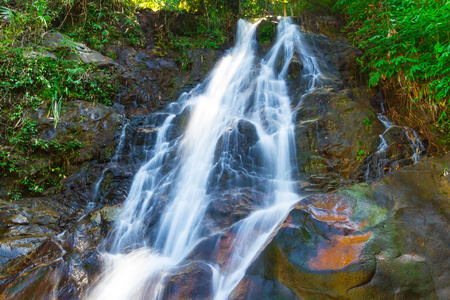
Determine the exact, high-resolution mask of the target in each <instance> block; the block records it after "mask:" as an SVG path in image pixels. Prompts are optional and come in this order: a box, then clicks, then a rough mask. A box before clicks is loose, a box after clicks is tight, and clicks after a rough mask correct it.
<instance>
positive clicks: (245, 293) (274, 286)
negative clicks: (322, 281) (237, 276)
mask: <svg viewBox="0 0 450 300" xmlns="http://www.w3.org/2000/svg"><path fill="white" fill-rule="evenodd" d="M229 299H230V300H245V299H285V300H298V299H300V298H298V297H297V296H296V295H295V294H294V293H293V292H292V291H291V290H290V289H288V288H287V287H286V286H285V285H284V284H282V283H280V282H279V281H276V280H264V279H262V278H260V277H258V276H245V277H244V278H243V279H242V280H241V282H240V283H239V284H238V286H237V287H236V288H235V289H234V290H233V292H232V293H231V294H230V296H229Z"/></svg>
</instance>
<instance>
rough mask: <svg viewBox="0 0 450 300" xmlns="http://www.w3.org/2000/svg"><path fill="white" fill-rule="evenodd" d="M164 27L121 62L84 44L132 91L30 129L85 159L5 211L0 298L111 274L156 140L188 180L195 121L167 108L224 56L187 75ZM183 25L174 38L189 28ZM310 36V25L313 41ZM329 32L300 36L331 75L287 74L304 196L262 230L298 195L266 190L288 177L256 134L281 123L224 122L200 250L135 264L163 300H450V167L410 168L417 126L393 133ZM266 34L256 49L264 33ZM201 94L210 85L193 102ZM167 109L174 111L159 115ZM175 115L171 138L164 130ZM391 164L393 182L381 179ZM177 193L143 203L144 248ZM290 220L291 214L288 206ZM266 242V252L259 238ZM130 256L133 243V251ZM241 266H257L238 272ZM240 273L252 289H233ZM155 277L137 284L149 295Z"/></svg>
mask: <svg viewBox="0 0 450 300" xmlns="http://www.w3.org/2000/svg"><path fill="white" fill-rule="evenodd" d="M154 18H155V15H154V14H152V13H148V14H144V15H142V16H141V19H140V22H141V26H142V27H143V28H144V30H145V33H146V35H147V40H148V43H149V44H148V48H147V49H133V48H131V47H127V46H115V45H111V46H110V47H108V49H107V53H108V54H113V55H111V57H116V59H115V60H112V59H110V58H107V57H104V56H102V57H100V56H99V55H101V54H100V53H95V52H93V51H90V50H88V49H86V48H83V47H85V46H84V45H81V44H80V45H79V44H74V47H78V48H79V49H81V50H83V49H84V50H83V51H84V52H83V53H89V57H88V56H87V55H88V54H86V57H85V56H80V57H79V59H81V60H82V61H83V62H97V63H98V64H99V67H102V64H105V66H111V67H117V68H119V69H120V70H121V77H120V83H121V84H122V85H123V86H122V88H121V91H120V93H119V95H118V99H116V101H115V105H114V106H113V107H106V106H104V105H102V104H98V103H87V102H83V101H74V102H71V103H70V105H68V106H67V107H64V109H65V110H66V111H65V112H64V114H62V116H61V119H60V121H59V123H58V126H57V127H56V129H55V128H54V127H53V120H51V119H49V118H48V117H47V109H46V108H39V109H38V110H37V111H36V112H35V113H34V114H33V115H32V116H31V117H32V119H33V120H34V121H36V123H37V129H38V130H39V134H40V136H42V137H43V138H46V139H50V140H52V139H53V140H55V141H58V142H65V141H70V140H71V138H72V137H73V136H74V135H77V137H78V138H79V140H80V141H82V142H83V145H84V147H83V148H82V149H81V150H80V155H79V156H78V157H77V158H76V160H75V161H73V162H71V163H72V164H73V169H72V174H71V175H69V176H67V178H65V179H64V180H63V183H62V188H61V190H60V191H58V192H56V193H51V192H49V193H48V194H47V195H44V197H41V198H25V199H22V200H20V201H17V202H11V203H10V202H5V201H3V200H1V199H0V220H1V222H0V269H1V271H0V299H3V298H5V299H46V298H52V297H53V298H59V299H81V298H82V295H83V296H85V295H86V293H87V291H89V290H90V288H92V286H93V285H95V283H97V282H96V280H97V279H98V277H99V275H100V274H101V273H102V271H103V270H104V268H105V257H103V258H102V257H101V255H100V253H101V252H104V250H105V249H108V250H110V249H114V245H113V244H114V243H113V242H114V239H112V238H110V239H109V240H106V241H105V238H106V237H107V236H108V234H110V235H111V232H114V228H115V226H116V225H115V224H116V223H118V222H117V221H118V219H119V216H120V215H121V214H122V212H123V210H124V204H123V202H124V201H125V199H126V198H127V197H128V196H129V193H130V187H131V185H132V181H133V177H134V176H135V174H136V173H137V172H138V169H139V168H140V167H141V166H142V165H144V164H146V163H147V162H148V161H149V159H150V158H151V157H154V156H155V153H156V152H157V151H156V150H155V149H154V146H155V145H156V144H158V143H160V144H161V145H164V147H168V149H169V150H168V151H167V153H166V154H167V155H166V156H164V157H162V158H161V160H162V161H164V164H162V165H161V174H166V175H165V176H167V177H171V178H175V177H177V176H179V173H180V172H181V171H182V170H180V169H179V167H177V165H178V163H179V160H180V159H181V158H180V157H182V156H183V153H182V152H180V151H177V150H176V149H175V145H177V144H178V143H179V141H180V140H181V139H182V138H183V136H184V135H185V134H186V130H187V127H188V124H189V122H191V121H192V119H193V118H195V115H193V111H192V109H191V107H190V106H189V105H186V106H184V107H183V105H184V104H179V103H169V102H170V101H174V100H175V99H176V98H178V96H179V95H180V94H181V93H182V92H184V91H189V90H191V89H192V88H193V87H194V86H196V85H197V84H198V83H199V82H200V81H201V80H202V79H203V78H204V77H205V75H206V74H207V73H208V71H209V70H211V69H213V65H214V63H215V61H216V60H217V59H218V58H219V56H220V55H221V54H222V52H221V51H212V50H202V49H200V50H192V51H190V52H188V53H187V55H188V59H189V61H190V63H189V66H188V68H183V67H182V65H180V62H179V61H176V60H175V59H174V57H173V56H172V55H171V54H170V53H168V54H164V53H160V52H155V51H153V49H152V47H151V46H152V45H151V43H152V34H153V33H154V30H157V29H156V28H157V27H155V26H154V25H153V23H154V22H156V21H157V20H155V19H154ZM158 18H159V17H158ZM180 20H181V19H180ZM180 22H182V23H180V24H189V22H190V20H189V19H188V18H187V19H183V20H181V21H180ZM183 22H184V23H183ZM264 22H265V23H264ZM264 22H263V23H261V25H264V26H268V27H269V28H272V29H270V30H272V31H274V30H275V26H274V24H273V23H272V22H268V21H264ZM310 22H311V21H310ZM325 23H326V24H327V25H326V26H325V27H326V28H328V29H329V27H330V26H331V27H333V26H337V23H336V22H333V21H332V20H327V22H325ZM177 24H178V23H174V24H172V25H171V26H173V27H171V30H178V29H179V28H178V27H177V26H178V25H177ZM311 24H312V23H309V25H308V24H306V23H305V24H304V27H305V28H310V29H311V28H312V27H314V26H311ZM308 26H309V27H308ZM319 27H321V26H317V27H315V28H316V29H314V30H312V31H316V32H315V33H306V34H305V39H306V41H307V42H308V44H309V45H310V47H311V49H310V50H311V53H310V54H312V55H313V56H314V57H315V58H317V66H316V67H318V68H320V71H321V73H320V75H319V74H318V73H314V72H310V70H307V68H308V67H309V66H310V65H309V64H308V63H305V62H304V61H303V60H302V57H301V53H300V52H299V51H297V50H296V51H295V52H294V54H293V57H292V59H291V61H289V62H288V64H287V68H286V70H285V71H286V76H285V77H286V88H287V92H286V93H287V95H288V96H289V97H290V105H291V109H292V111H293V115H292V119H293V120H294V127H295V128H293V132H294V135H293V137H294V138H293V139H292V141H290V143H291V144H295V148H296V150H295V153H291V154H292V156H293V157H292V158H290V160H291V161H292V170H291V169H289V171H286V172H291V173H292V177H293V180H295V183H294V184H293V187H292V190H293V193H292V194H294V193H299V194H300V195H302V196H306V197H305V198H303V199H302V200H300V201H297V203H296V204H295V205H294V206H293V208H292V210H290V212H289V213H288V215H287V216H286V214H283V213H279V214H277V213H276V212H275V213H274V215H267V216H266V219H272V218H273V219H274V220H281V223H280V224H278V223H277V222H274V226H264V224H265V223H264V222H263V221H257V220H260V219H258V213H265V212H264V210H268V207H271V206H270V205H271V204H272V202H273V201H274V199H276V197H279V198H281V199H284V198H287V199H290V198H289V197H292V194H291V193H288V191H289V190H290V189H291V185H284V186H283V185H280V186H283V187H286V188H285V189H284V190H283V189H279V190H280V191H277V192H268V191H272V190H271V188H272V187H273V186H272V185H275V184H280V182H281V181H283V180H279V181H280V182H275V183H274V182H273V178H272V177H273V175H270V174H271V173H269V171H268V169H270V168H266V167H264V166H267V165H265V164H267V161H264V160H263V155H265V154H264V153H263V152H262V151H263V150H262V149H263V146H262V143H263V142H262V141H261V139H260V138H261V131H264V130H265V132H269V133H272V134H274V133H275V132H276V129H273V128H274V127H273V124H276V122H277V121H279V120H277V119H276V118H275V117H274V116H277V115H276V114H275V113H274V112H273V111H271V110H270V109H263V110H261V111H258V118H261V120H262V122H261V124H262V126H261V127H258V126H259V125H258V124H257V123H255V122H254V121H251V120H250V118H247V119H245V118H242V119H237V120H234V121H233V122H229V123H228V124H227V127H226V130H224V131H223V132H221V133H220V134H218V138H217V143H216V145H215V148H213V149H211V151H210V152H211V153H212V157H213V160H212V164H213V167H212V171H211V172H210V174H209V177H208V178H207V179H208V181H209V182H211V183H212V184H211V186H213V188H211V187H209V188H208V189H206V190H205V191H204V196H202V197H208V199H209V201H208V202H207V204H206V205H205V207H203V208H202V209H203V212H204V213H203V215H202V218H201V222H203V224H204V226H203V227H202V228H201V230H198V232H197V234H198V235H200V236H204V238H203V239H201V240H199V242H198V243H197V244H196V245H195V246H194V247H192V248H189V247H186V249H187V250H188V251H187V252H188V253H186V255H185V257H184V260H183V261H182V263H180V264H178V265H176V264H175V263H174V262H173V261H169V262H166V261H165V260H164V261H163V259H164V257H162V255H161V256H156V255H160V253H158V254H154V253H152V254H151V255H149V256H151V257H153V256H152V255H155V257H156V258H155V260H154V261H150V262H151V264H149V265H148V266H147V265H146V264H142V263H139V261H137V265H139V264H140V265H141V266H142V265H143V266H146V267H148V268H147V269H148V270H150V268H151V267H152V268H153V266H154V265H157V266H160V265H164V264H166V263H167V265H168V266H169V267H168V268H167V270H170V271H169V272H168V273H164V272H162V273H161V274H162V275H161V274H159V275H161V276H162V277H163V278H164V279H163V280H162V281H161V282H163V283H165V286H164V287H163V289H162V290H161V291H160V295H162V296H161V297H162V299H212V298H216V299H220V295H218V294H217V291H218V290H221V291H224V293H229V294H228V297H229V299H315V298H320V299H322V298H324V299H328V298H332V299H375V298H381V299H391V298H399V299H420V298H429V299H446V298H448V296H449V295H450V291H449V289H448V286H449V282H450V278H449V272H448V271H449V269H450V268H449V267H450V266H449V259H448V257H450V253H449V252H450V251H449V246H448V245H449V244H450V241H449V237H448V232H449V229H450V228H449V225H448V219H449V215H450V207H449V196H448V195H449V193H450V182H449V180H450V177H449V175H448V165H447V164H446V163H448V161H450V156H449V155H447V156H445V157H443V158H423V159H422V160H420V161H419V163H417V164H414V159H413V156H414V154H415V153H414V152H415V151H414V147H412V146H411V143H412V142H411V140H410V138H409V137H411V136H412V135H411V134H409V137H408V135H407V133H408V130H409V129H407V128H403V127H395V126H394V127H392V128H390V129H388V130H386V129H385V127H384V126H383V122H382V121H380V119H379V118H378V117H377V113H380V111H379V109H380V107H379V103H377V106H374V103H376V101H377V100H376V96H375V95H376V94H377V92H376V91H371V90H368V89H366V88H365V87H364V82H363V80H362V76H360V75H359V70H358V67H357V64H356V58H357V57H358V56H359V55H360V54H359V53H358V51H356V50H355V49H354V48H352V47H351V46H350V45H349V44H348V43H347V42H346V41H345V40H344V39H343V38H341V37H336V36H331V39H330V38H329V37H328V36H325V35H323V34H319V33H317V29H319ZM177 28H178V29H177ZM322 29H323V28H322ZM270 30H269V31H270ZM325 31H326V32H327V33H329V31H330V30H325ZM257 35H258V36H257V37H258V40H260V39H261V31H259V32H257ZM329 36H330V35H329ZM65 39H66V37H64V36H62V35H59V34H49V35H48V36H47V38H46V40H45V41H46V42H45V43H46V45H47V46H48V47H49V48H50V49H52V47H55V49H58V47H67V46H66V44H67V42H64V40H65ZM267 41H268V42H267V43H266V44H263V45H261V46H260V48H258V52H257V56H263V55H267V53H269V50H270V47H271V46H273V42H274V41H275V38H274V36H271V37H270V38H269V39H268V40H267ZM71 45H72V44H71ZM153 46H154V45H153ZM78 48H77V49H78ZM55 51H56V50H55ZM49 53H51V52H49ZM80 53H81V52H80ZM43 55H47V54H45V53H44V54H43ZM80 55H81V54H80ZM83 55H84V54H83ZM83 57H85V58H83ZM77 59H78V58H77ZM277 59H279V61H278V62H277V66H276V69H277V71H278V72H283V65H282V58H280V57H278V58H277ZM303 59H304V58H303ZM258 68H261V65H259V66H258ZM308 72H309V73H308ZM314 76H315V77H314ZM273 82H276V80H275V79H273V81H272V82H271V84H274V83H273ZM311 82H315V83H314V85H313V86H310V84H311ZM265 83H266V82H265ZM274 86H275V84H274ZM201 92H203V90H201V88H200V89H199V90H194V93H197V94H200V93H201ZM245 95H246V94H245ZM189 96H190V95H189ZM253 97H254V95H253ZM251 98H252V97H249V99H251ZM250 102H251V101H249V103H250ZM163 106H167V107H168V109H166V110H164V111H163V110H160V111H156V110H157V109H159V108H161V107H163ZM248 106H249V107H250V105H248ZM249 107H248V108H247V109H250V108H249ZM172 111H176V112H177V114H176V116H175V115H171V112H172ZM149 112H152V113H151V114H149ZM171 116H172V117H173V121H172V123H171V124H172V126H170V127H168V128H165V127H163V125H164V124H165V122H166V119H167V118H168V117H171ZM162 128H165V129H164V130H167V134H166V136H167V143H166V144H165V143H161V141H159V140H158V138H160V135H159V134H160V133H161V130H162ZM262 128H263V129H262ZM205 130H206V129H205ZM271 130H273V131H271ZM200 134H202V133H200ZM277 134H280V132H277ZM380 135H383V136H384V138H385V141H386V142H387V145H388V148H387V149H388V150H387V151H386V155H385V156H383V157H381V158H379V157H377V151H378V150H379V146H380V143H381V142H382V141H381V140H380ZM267 136H268V137H269V136H270V135H267ZM272 150H273V149H272ZM294 154H295V155H294ZM380 159H382V160H383V163H382V164H380V163H379V161H380ZM224 162H226V163H224ZM272 163H273V162H272ZM155 165H156V164H155ZM380 166H382V167H381V168H382V169H383V172H382V173H380V172H378V171H377V170H378V169H379V168H380ZM158 167H159V165H158ZM195 167H200V166H195ZM384 167H386V169H385V168H384ZM446 168H447V169H446ZM249 170H251V171H249ZM367 170H368V171H367ZM153 171H154V169H151V168H149V169H148V173H150V172H153ZM271 171H273V170H270V172H271ZM388 171H393V172H389V173H387V172H388ZM367 172H369V173H370V174H375V175H373V176H372V175H370V176H369V177H370V179H372V180H371V181H370V182H368V183H358V182H361V181H365V180H366V179H367V177H366V176H365V174H366V173H367ZM377 172H378V173H377ZM385 172H386V173H387V174H386V175H385V174H384V173H385ZM271 176H272V177H271ZM277 176H278V175H277ZM280 176H281V175H280ZM381 176H385V177H381ZM164 178H166V177H163V176H161V177H157V176H155V178H154V180H155V182H159V181H162V180H163V179H164ZM380 178H381V179H380ZM286 181H288V180H286ZM372 181H373V182H372ZM147 184H149V185H150V183H147ZM185 188H186V189H187V187H185ZM182 192H186V190H184V191H182ZM282 192H286V193H285V194H283V193H282ZM172 195H173V187H172V186H171V185H168V186H162V187H159V189H157V190H155V193H154V194H153V195H151V194H145V193H144V194H142V195H141V197H142V199H141V200H145V201H148V203H151V204H148V205H150V206H151V210H149V211H147V212H146V213H145V214H144V216H145V217H144V218H143V220H144V221H143V222H142V223H140V226H141V227H140V228H139V232H140V233H142V234H144V233H145V234H146V237H145V239H143V240H139V241H137V242H135V243H136V244H139V243H143V244H145V246H154V244H157V243H158V241H157V242H154V241H152V239H153V240H155V239H156V238H157V236H158V230H159V229H158V225H159V224H161V222H163V221H164V220H163V218H162V217H163V214H164V213H165V212H166V211H168V209H167V205H168V202H169V200H170V199H171V197H172ZM308 195H309V196H308ZM0 197H1V196H0ZM150 200H151V201H150ZM145 201H142V202H141V204H139V205H141V206H142V205H144V204H143V203H147V202H145ZM271 201H272V202H271ZM145 205H147V204H145ZM189 205H192V204H189ZM189 205H188V206H189ZM188 206H187V208H188ZM187 208H186V209H187ZM279 211H281V212H283V211H287V212H288V211H289V207H287V208H286V209H285V208H280V210H279ZM135 216H136V215H135ZM136 217H137V216H136ZM168 219H170V218H168ZM172 219H173V218H172ZM264 221H266V220H264ZM252 222H254V223H256V224H250V223H252ZM258 222H259V223H258ZM242 228H243V229H247V228H251V230H250V229H249V230H248V232H247V235H246V236H244V238H243V239H244V240H248V241H251V242H252V243H251V244H255V245H256V244H258V245H261V246H260V248H259V249H256V250H254V257H250V259H248V260H246V261H244V259H243V258H245V257H246V256H245V255H246V253H247V252H251V250H252V249H250V250H249V249H244V250H245V251H247V252H245V251H244V250H242V249H241V248H239V247H240V245H242V244H243V243H244V242H245V241H241V240H240V238H242V237H241V236H240V234H242V232H240V230H241V229H242ZM244 231H245V230H244ZM112 236H113V237H114V234H112ZM259 236H263V237H264V238H265V239H266V240H265V241H263V242H261V241H259V240H258V239H257V238H258V237H259ZM192 239H194V238H192ZM187 243H188V242H187ZM134 246H135V244H133V243H131V244H130V246H129V248H127V249H125V250H123V254H124V255H125V254H127V253H128V252H132V250H133V247H134ZM161 249H163V247H161ZM175 250H176V249H175ZM163 251H166V250H164V249H163V250H161V252H163ZM252 251H253V250H252ZM111 252H113V251H111ZM137 254H139V253H137ZM141 254H142V253H141ZM212 262H213V263H212ZM134 263H136V262H134ZM245 264H248V265H249V267H248V269H247V268H246V267H245V268H244V269H242V270H241V269H240V267H242V266H245ZM130 265H131V264H130ZM148 270H144V273H143V274H146V273H145V272H147V273H148ZM230 274H231V275H234V276H235V277H236V278H238V277H239V276H241V277H242V279H240V280H237V281H236V282H235V280H234V276H230ZM159 275H158V276H159ZM146 276H147V275H143V276H142V278H141V280H143V281H145V280H148V281H149V286H150V285H151V284H154V282H152V281H151V279H147V277H146ZM220 276H222V277H220ZM227 276H228V277H227ZM218 278H221V280H222V281H220V280H218ZM146 292H148V293H150V292H153V291H150V288H149V290H145V288H144V289H143V295H142V297H145V296H146V294H145V293H146Z"/></svg>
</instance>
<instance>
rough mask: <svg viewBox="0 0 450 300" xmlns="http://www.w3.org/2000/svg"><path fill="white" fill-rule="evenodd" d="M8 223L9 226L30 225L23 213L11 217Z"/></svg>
mask: <svg viewBox="0 0 450 300" xmlns="http://www.w3.org/2000/svg"><path fill="white" fill-rule="evenodd" d="M8 223H10V224H19V225H27V224H29V223H30V220H29V219H28V216H26V215H25V214H24V213H23V212H22V213H20V214H17V215H15V216H12V217H11V218H9V219H8Z"/></svg>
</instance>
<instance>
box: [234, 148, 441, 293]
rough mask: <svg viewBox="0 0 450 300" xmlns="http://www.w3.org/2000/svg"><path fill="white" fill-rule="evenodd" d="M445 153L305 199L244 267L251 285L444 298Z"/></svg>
mask: <svg viewBox="0 0 450 300" xmlns="http://www.w3.org/2000/svg"><path fill="white" fill-rule="evenodd" d="M448 159H450V157H449V156H448V155H447V157H444V158H442V159H435V158H433V159H424V160H423V161H422V163H419V164H417V165H415V166H410V167H405V168H403V169H401V170H398V171H396V172H392V173H389V174H388V175H387V176H386V177H385V179H384V180H383V181H380V182H378V183H376V184H374V185H367V184H358V185H355V186H353V187H351V188H347V189H343V190H341V191H339V192H335V193H331V194H324V195H314V196H310V197H307V198H304V199H303V200H301V201H300V203H299V204H298V205H297V206H296V207H295V208H294V209H293V210H292V211H291V213H290V214H289V216H288V217H287V218H286V220H285V221H284V223H283V226H282V227H281V229H280V230H279V231H278V233H277V234H276V236H275V237H274V238H273V240H272V241H271V242H270V243H269V245H268V246H267V247H266V249H265V250H264V251H263V252H262V253H261V255H260V256H259V257H258V258H257V259H256V260H255V262H254V263H253V265H252V266H251V267H250V268H249V269H248V270H247V277H246V278H252V280H251V281H249V283H248V284H249V285H251V284H256V283H258V282H264V281H270V282H280V283H281V284H283V285H284V286H286V287H287V288H289V289H290V290H291V291H292V292H293V293H294V294H295V295H296V297H298V298H300V299H303V298H339V299H391V298H401V299H412V298H415V299H419V298H430V299H438V298H439V299H441V298H446V295H448V283H449V282H450V278H449V277H448V275H445V271H444V270H446V269H448V266H449V264H450V260H449V254H450V249H449V247H448V245H449V244H450V241H449V238H448V234H447V232H448V219H447V218H448V216H449V211H450V207H449V205H448V203H449V198H448V194H446V192H447V191H450V184H449V180H448V178H447V177H446V176H443V170H444V168H445V167H444V165H445V161H446V160H448ZM255 282H256V283H255ZM245 284H246V283H245V282H244V283H241V285H245ZM245 289H246V288H245V287H240V288H239V290H245ZM258 291H259V294H256V295H257V296H255V297H256V298H258V297H262V295H264V294H262V293H263V292H264V293H267V291H266V290H264V289H262V288H261V284H260V283H259V288H256V289H254V291H253V292H254V293H257V292H258ZM252 295H255V294H252Z"/></svg>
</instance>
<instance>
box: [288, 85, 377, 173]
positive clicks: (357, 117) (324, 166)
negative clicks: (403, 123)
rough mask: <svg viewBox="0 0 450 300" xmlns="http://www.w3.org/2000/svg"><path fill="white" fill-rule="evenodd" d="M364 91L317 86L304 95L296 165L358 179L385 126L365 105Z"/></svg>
mask: <svg viewBox="0 0 450 300" xmlns="http://www.w3.org/2000/svg"><path fill="white" fill-rule="evenodd" d="M369 99H370V97H369V96H368V95H367V92H365V91H364V90H355V89H354V90H353V91H351V90H344V91H341V92H336V91H334V90H333V89H329V88H323V89H317V90H316V91H315V92H314V93H312V94H307V95H305V96H302V97H301V99H300V100H299V101H300V102H299V106H297V111H296V131H295V135H296V146H297V164H298V168H299V170H300V171H303V172H305V173H306V174H308V175H311V174H318V173H319V174H324V173H330V172H332V173H335V176H339V177H341V178H344V179H356V178H357V177H358V175H359V168H360V167H361V166H362V164H363V161H364V159H365V158H366V157H367V156H368V155H369V154H370V153H373V152H375V151H376V149H377V147H378V144H379V136H378V135H379V134H380V133H382V132H383V131H384V130H383V126H382V124H381V122H380V121H379V120H378V119H377V118H376V115H375V113H372V112H371V111H370V110H368V109H367V108H366V107H370V106H369V105H370V104H368V103H369Z"/></svg>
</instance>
